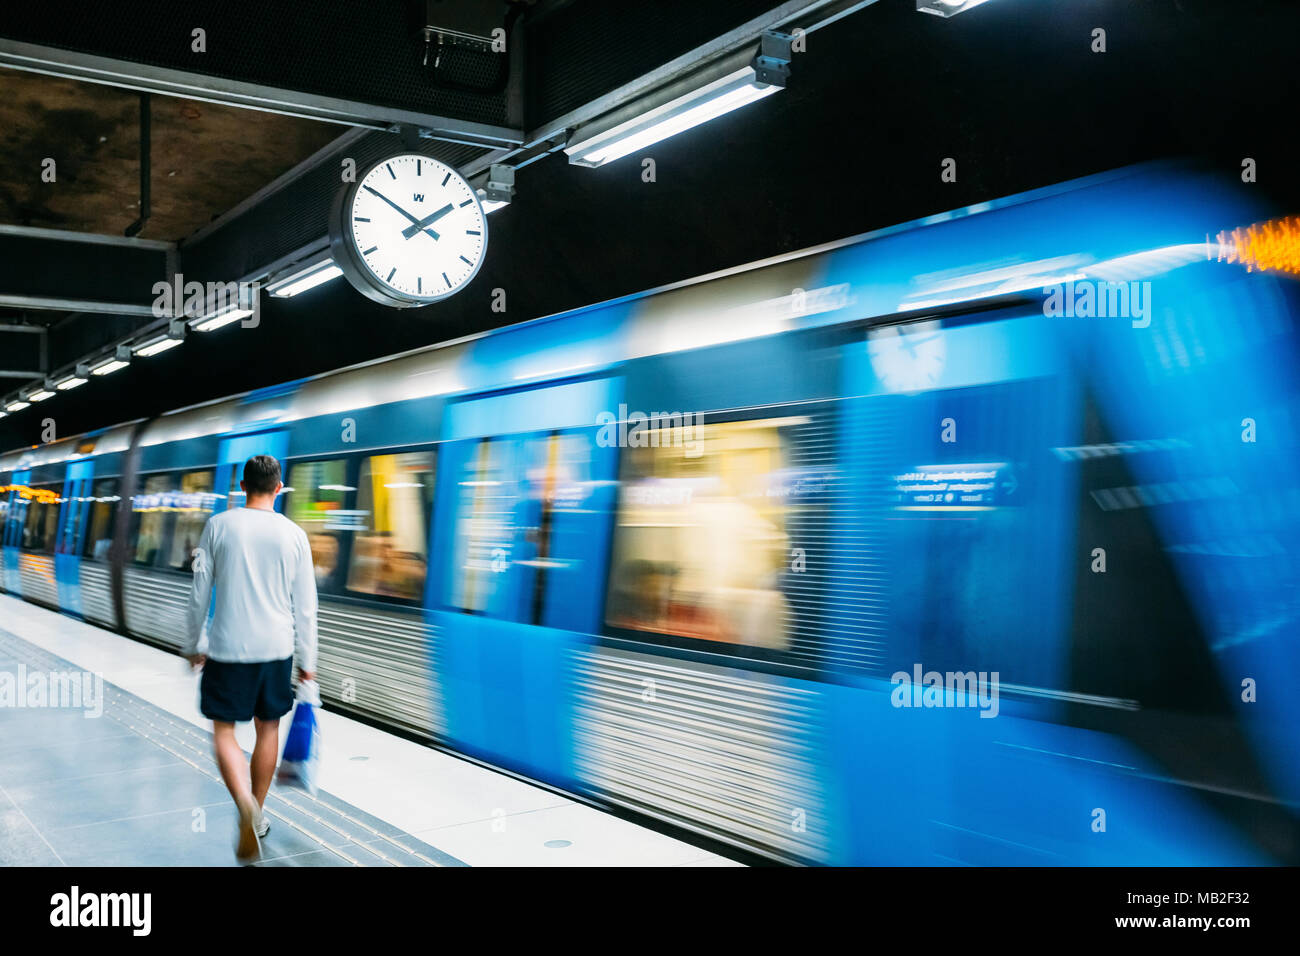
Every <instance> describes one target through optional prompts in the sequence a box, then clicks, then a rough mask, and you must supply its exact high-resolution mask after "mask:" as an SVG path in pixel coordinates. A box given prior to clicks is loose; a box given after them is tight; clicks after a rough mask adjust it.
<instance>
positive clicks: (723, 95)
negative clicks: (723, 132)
mask: <svg viewBox="0 0 1300 956" xmlns="http://www.w3.org/2000/svg"><path fill="white" fill-rule="evenodd" d="M765 75H766V74H765ZM782 88H783V87H781V86H779V85H777V84H775V83H767V82H763V81H762V80H760V79H759V78H758V73H757V72H756V71H755V69H754V67H753V66H746V67H743V68H742V69H740V70H737V71H735V72H733V73H729V74H727V75H726V76H724V77H722V78H721V79H717V80H714V81H713V82H712V83H708V84H706V85H705V86H702V87H700V88H699V89H696V90H693V91H691V92H690V93H687V94H685V95H683V96H679V97H677V98H676V99H672V100H669V101H668V102H667V103H664V104H663V105H662V106H657V107H655V108H654V109H652V110H650V111H648V112H646V113H642V114H641V115H640V116H637V117H634V118H632V119H630V120H628V121H626V122H624V123H619V124H618V125H617V126H614V127H611V128H610V129H607V130H604V131H603V132H598V133H595V134H594V135H591V136H586V135H585V134H584V133H583V131H582V130H579V131H578V132H577V134H576V136H575V140H574V142H573V143H571V144H570V145H568V146H566V147H565V148H564V151H565V153H567V154H568V156H569V162H570V163H576V164H577V165H579V166H603V165H604V164H605V163H608V162H612V161H613V160H616V159H619V158H621V157H623V156H626V155H628V154H629V153H634V152H636V151H637V150H640V149H644V148H645V147H647V146H650V145H651V144H653V143H658V142H660V141H661V140H665V139H668V138H669V137H670V136H676V135H677V134H678V133H682V132H685V131H686V130H688V129H691V128H693V127H695V126H699V125H700V124H701V123H707V122H708V121H709V120H711V119H716V118H717V117H719V116H722V115H724V114H726V113H730V112H731V111H732V110H735V109H739V108H740V107H742V106H745V105H747V104H749V103H753V102H754V101H756V100H761V99H763V98H764V97H765V96H769V95H771V94H772V93H775V92H776V91H777V90H780V89H782Z"/></svg>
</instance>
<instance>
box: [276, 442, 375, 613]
mask: <svg viewBox="0 0 1300 956" xmlns="http://www.w3.org/2000/svg"><path fill="white" fill-rule="evenodd" d="M355 490H356V489H355V488H353V487H351V486H349V485H348V483H347V462H346V461H344V460H343V459H342V458H335V459H332V460H330V461H299V462H294V463H293V464H292V465H291V466H290V467H289V474H288V476H287V480H286V481H285V490H284V493H285V495H286V496H287V498H286V500H285V503H284V513H285V514H286V515H288V516H289V518H290V519H291V520H292V521H293V522H294V524H296V525H297V526H298V527H300V528H302V530H303V531H305V532H306V533H307V541H308V543H309V544H310V545H311V561H312V566H313V567H314V568H315V569H316V587H317V588H318V589H319V590H321V591H324V592H326V593H328V592H331V591H335V590H337V589H338V586H339V585H338V577H339V567H340V563H341V561H342V555H343V553H344V548H345V545H346V544H347V540H346V539H347V537H348V536H349V535H350V534H351V532H352V531H354V530H356V524H357V517H358V516H357V513H356V512H355V511H351V510H348V509H347V507H346V506H347V500H348V495H349V494H351V493H352V492H354V491H355Z"/></svg>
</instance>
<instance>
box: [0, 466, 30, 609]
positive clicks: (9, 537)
mask: <svg viewBox="0 0 1300 956" xmlns="http://www.w3.org/2000/svg"><path fill="white" fill-rule="evenodd" d="M31 478H32V473H31V470H30V469H29V470H27V471H15V472H14V473H13V474H12V475H11V476H10V479H9V480H10V483H11V484H13V485H14V486H15V488H17V487H21V486H25V485H26V484H27V482H29V481H31ZM5 514H6V518H7V519H8V520H6V521H5V524H4V528H3V541H4V543H3V549H2V550H3V553H2V554H0V561H3V565H4V586H5V590H6V591H8V592H9V593H10V594H13V595H15V596H17V597H22V593H23V588H22V581H21V579H20V578H19V574H18V546H19V545H20V544H21V543H22V533H23V531H22V529H23V522H24V521H26V520H27V499H26V498H24V497H23V496H22V495H21V494H20V493H19V492H18V491H11V492H10V493H9V508H8V510H7V511H6V512H5Z"/></svg>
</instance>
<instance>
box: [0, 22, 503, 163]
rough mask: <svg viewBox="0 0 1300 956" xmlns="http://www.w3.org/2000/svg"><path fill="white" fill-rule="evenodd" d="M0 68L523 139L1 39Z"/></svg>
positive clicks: (445, 135) (486, 143)
mask: <svg viewBox="0 0 1300 956" xmlns="http://www.w3.org/2000/svg"><path fill="white" fill-rule="evenodd" d="M0 66H6V67H10V68H12V69H15V70H27V71H29V72H32V73H43V74H46V75H47V76H59V77H64V78H66V79H73V80H83V81H85V82H87V83H102V84H105V85H107V86H117V87H121V88H123V89H128V90H136V91H138V92H141V93H160V94H162V95H164V96H179V97H184V98H186V99H191V100H201V101H204V102H208V103H220V104H222V105H225V106H237V107H240V108H242V109H252V110H262V111H264V112H268V113H280V114H282V115H284V116H297V117H301V118H303V119H311V120H318V121H320V122H324V123H340V124H342V125H344V126H362V127H365V128H366V129H375V130H389V129H392V128H394V127H395V126H410V127H414V128H417V129H419V130H421V132H422V133H423V134H424V135H426V136H428V137H429V138H430V139H440V140H445V141H447V142H451V143H466V144H469V145H472V146H482V147H485V148H489V149H495V148H500V147H508V146H518V145H520V144H522V143H523V141H524V133H523V130H521V129H514V128H511V127H508V126H494V125H491V124H488V123H475V122H472V121H469V120H461V119H454V118H452V117H450V116H438V115H435V114H432V113H422V112H418V111H414V110H407V109H400V108H398V107H393V106H382V105H380V104H377V103H365V102H360V101H357V100H345V99H338V98H335V97H331V96H317V95H315V94H312V93H304V92H302V91H300V90H290V89H285V88H282V87H275V86H265V85H262V84H258V83H244V82H242V81H239V80H232V79H228V78H226V77H220V76H209V75H207V74H203V73H190V72H186V71H183V70H176V69H169V68H166V67H159V66H152V65H150V64H146V63H133V62H130V61H128V60H116V59H111V58H109V57H103V56H94V55H92V54H89V53H82V52H79V51H76V50H64V49H61V48H59V47H51V46H40V45H37V44H33V43H21V42H19V41H17V40H9V39H3V38H0Z"/></svg>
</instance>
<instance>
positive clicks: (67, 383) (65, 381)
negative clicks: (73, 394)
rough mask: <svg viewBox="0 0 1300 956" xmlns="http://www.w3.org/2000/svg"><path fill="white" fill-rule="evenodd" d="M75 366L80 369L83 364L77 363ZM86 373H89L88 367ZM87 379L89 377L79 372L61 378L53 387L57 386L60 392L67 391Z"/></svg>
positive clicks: (85, 381)
mask: <svg viewBox="0 0 1300 956" xmlns="http://www.w3.org/2000/svg"><path fill="white" fill-rule="evenodd" d="M77 368H79V369H81V368H85V366H84V365H78V366H77ZM87 374H89V369H87ZM89 381H90V379H88V378H86V377H85V376H83V375H80V374H77V375H69V376H67V377H66V378H61V379H59V380H58V381H57V382H55V383H54V387H55V388H57V389H58V390H59V391H60V392H67V391H71V390H72V389H74V388H77V387H79V386H81V385H85V384H86V383H87V382H89Z"/></svg>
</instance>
